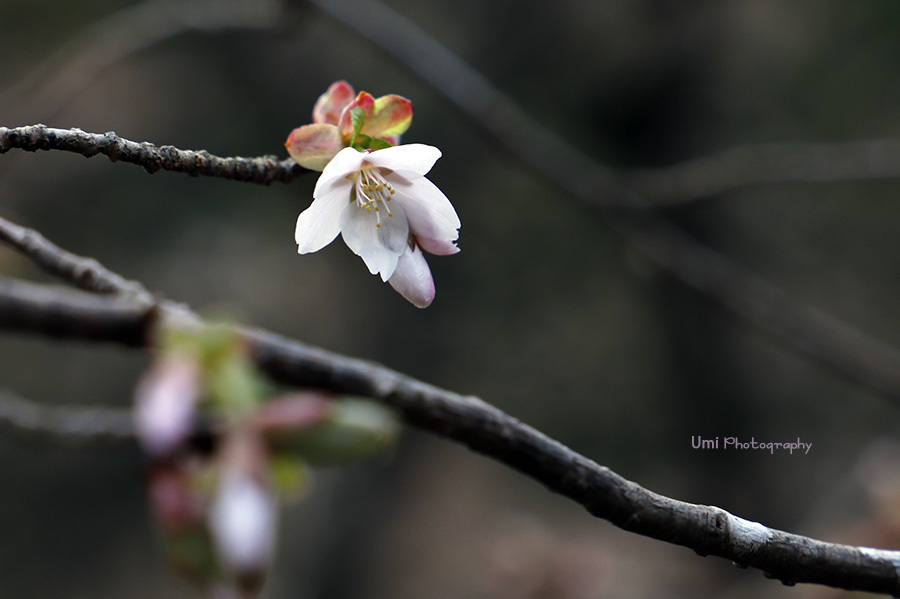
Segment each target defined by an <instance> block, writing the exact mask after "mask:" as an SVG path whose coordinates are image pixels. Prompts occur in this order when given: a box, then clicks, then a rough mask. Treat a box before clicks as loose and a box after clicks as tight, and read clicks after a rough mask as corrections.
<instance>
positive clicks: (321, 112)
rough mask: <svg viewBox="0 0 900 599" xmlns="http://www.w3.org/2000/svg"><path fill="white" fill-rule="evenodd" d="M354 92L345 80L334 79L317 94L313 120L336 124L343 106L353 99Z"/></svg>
mask: <svg viewBox="0 0 900 599" xmlns="http://www.w3.org/2000/svg"><path fill="white" fill-rule="evenodd" d="M355 93H356V92H354V91H353V87H352V86H351V85H350V84H349V83H347V82H346V81H335V82H334V83H332V84H331V85H330V86H329V87H328V91H326V92H325V93H324V94H322V95H321V96H319V99H318V100H316V105H315V106H314V107H313V113H312V114H313V122H314V123H327V124H329V125H337V124H338V121H340V118H341V113H342V112H343V111H344V108H345V107H346V106H347V104H349V103H350V102H352V101H353V96H354V95H355Z"/></svg>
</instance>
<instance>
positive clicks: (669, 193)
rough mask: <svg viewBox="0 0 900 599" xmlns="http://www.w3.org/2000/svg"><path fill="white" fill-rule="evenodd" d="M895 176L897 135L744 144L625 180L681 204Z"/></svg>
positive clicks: (656, 199)
mask: <svg viewBox="0 0 900 599" xmlns="http://www.w3.org/2000/svg"><path fill="white" fill-rule="evenodd" d="M878 179H900V140H896V139H873V140H859V141H849V142H842V143H832V144H824V143H820V144H814V143H778V144H762V145H752V146H743V147H737V148H732V149H729V150H725V151H724V152H721V153H719V154H715V155H713V156H709V157H707V158H701V159H699V160H692V161H690V162H684V163H681V164H676V165H674V166H671V167H667V168H660V169H641V170H633V171H630V172H628V173H626V175H625V180H626V182H627V184H628V186H629V187H630V188H632V189H634V190H636V191H637V192H638V193H639V194H640V196H641V197H642V198H644V200H645V201H646V202H647V203H648V204H651V205H653V206H657V207H659V206H670V205H675V204H684V203H687V202H691V201H694V200H700V199H704V198H711V197H715V196H718V195H721V194H725V193H730V192H733V191H737V190H740V189H744V188H747V187H753V186H757V185H775V184H779V183H835V182H839V181H869V180H878Z"/></svg>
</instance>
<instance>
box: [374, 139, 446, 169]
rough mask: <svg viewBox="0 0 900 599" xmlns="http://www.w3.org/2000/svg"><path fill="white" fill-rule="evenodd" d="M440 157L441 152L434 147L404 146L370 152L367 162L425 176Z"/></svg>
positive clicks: (421, 145) (422, 145)
mask: <svg viewBox="0 0 900 599" xmlns="http://www.w3.org/2000/svg"><path fill="white" fill-rule="evenodd" d="M440 157H441V151H440V150H438V149H437V148H435V147H434V146H426V145H425V144H403V145H399V146H392V147H390V148H384V149H383V150H376V151H374V152H370V153H369V154H367V155H365V161H366V162H368V163H369V164H372V165H374V166H378V167H381V168H389V169H391V170H394V171H398V170H404V171H412V172H414V173H416V174H418V175H424V174H425V173H427V172H428V171H430V170H431V167H433V166H434V163H435V162H437V159H438V158H440Z"/></svg>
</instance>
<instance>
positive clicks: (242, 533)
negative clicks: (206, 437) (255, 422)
mask: <svg viewBox="0 0 900 599" xmlns="http://www.w3.org/2000/svg"><path fill="white" fill-rule="evenodd" d="M268 471H269V461H268V456H267V454H266V450H265V445H264V443H263V440H262V439H261V438H260V437H259V435H257V434H256V433H255V432H254V431H252V430H250V429H238V430H234V431H232V432H231V433H230V434H229V435H228V436H227V437H226V438H225V439H224V440H223V446H222V449H221V455H220V456H219V472H218V483H217V486H216V490H215V492H214V496H213V499H212V506H211V508H210V512H209V531H210V535H211V536H212V539H213V544H214V546H215V549H216V554H217V555H218V557H219V560H220V562H221V563H222V565H223V566H224V567H225V568H226V570H227V571H229V572H231V573H233V574H234V575H236V576H237V578H238V580H239V581H240V582H241V584H242V586H245V587H247V588H248V589H252V588H256V587H259V586H261V585H262V582H263V580H264V579H265V575H266V572H267V571H268V569H269V565H270V564H271V562H272V558H273V553H274V550H275V536H276V527H277V520H278V505H277V501H276V497H275V491H274V490H273V489H272V487H271V485H270V483H269V480H268Z"/></svg>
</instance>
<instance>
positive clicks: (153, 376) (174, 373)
mask: <svg viewBox="0 0 900 599" xmlns="http://www.w3.org/2000/svg"><path fill="white" fill-rule="evenodd" d="M200 379H201V372H200V367H199V365H198V364H197V363H196V362H195V361H194V360H192V359H190V358H188V357H186V356H179V355H171V356H166V357H163V358H161V359H160V360H159V361H158V362H157V363H156V364H154V365H153V366H152V367H151V368H150V370H149V371H148V372H147V373H146V374H145V375H144V376H143V378H142V379H141V381H140V383H138V387H137V391H136V392H135V408H134V419H135V427H136V429H137V435H138V439H139V440H140V443H141V445H142V446H143V448H144V450H145V451H146V452H147V453H148V454H149V455H150V456H152V457H160V456H162V455H165V454H169V453H171V452H173V451H174V450H175V449H176V448H177V447H178V446H179V445H180V444H181V443H183V442H184V441H185V440H186V439H187V437H188V436H189V435H190V434H191V428H192V427H193V424H194V412H195V410H196V407H197V402H198V399H199V395H200Z"/></svg>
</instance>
